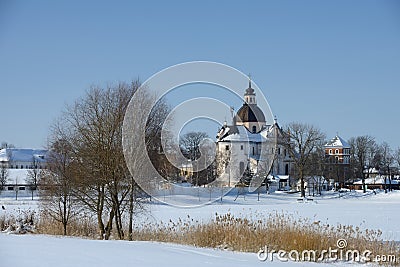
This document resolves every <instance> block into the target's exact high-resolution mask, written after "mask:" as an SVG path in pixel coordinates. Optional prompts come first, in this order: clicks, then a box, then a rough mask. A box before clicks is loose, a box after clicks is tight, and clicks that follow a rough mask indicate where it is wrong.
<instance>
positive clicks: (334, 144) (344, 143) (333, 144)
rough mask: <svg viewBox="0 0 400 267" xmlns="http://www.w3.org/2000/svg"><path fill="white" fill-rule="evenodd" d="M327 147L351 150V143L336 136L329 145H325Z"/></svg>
mask: <svg viewBox="0 0 400 267" xmlns="http://www.w3.org/2000/svg"><path fill="white" fill-rule="evenodd" d="M325 146H326V147H343V148H350V145H349V143H347V141H346V140H344V139H343V138H341V137H340V136H339V135H336V136H335V137H334V138H332V139H331V140H330V141H329V142H328V143H326V144H325Z"/></svg>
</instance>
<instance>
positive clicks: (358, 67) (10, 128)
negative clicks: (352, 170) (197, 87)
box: [0, 0, 400, 148]
mask: <svg viewBox="0 0 400 267" xmlns="http://www.w3.org/2000/svg"><path fill="white" fill-rule="evenodd" d="M193 60H209V61H216V62H221V63H224V64H228V65H230V66H232V67H234V68H236V69H238V70H240V71H242V72H244V73H251V74H252V77H253V79H254V81H255V82H256V83H257V85H258V86H259V87H260V88H261V89H262V91H263V92H264V94H265V95H266V97H267V99H268V101H269V104H270V106H271V109H272V111H273V113H274V114H275V115H276V116H277V118H278V122H279V123H280V124H281V125H285V124H286V123H289V122H292V121H299V122H306V123H310V124H314V125H316V126H318V127H320V129H321V130H322V131H324V132H325V133H326V134H327V135H328V137H333V136H334V135H335V134H336V132H339V134H340V135H341V136H342V137H343V138H345V139H348V138H350V137H352V136H357V135H364V134H369V135H372V136H374V137H376V139H377V141H378V142H381V141H387V142H388V143H389V144H390V145H391V146H392V147H393V148H396V147H399V146H400V123H399V122H400V121H399V114H400V112H399V108H400V105H399V103H400V102H399V101H400V1H385V0H379V1H378V0H376V1H371V0H359V1H357V0H353V1H347V0H342V1H340V0H335V1H319V0H316V1H294V0H293V1H285V0H279V1H104V2H103V1H64V2H61V1H40V0H39V1H7V0H0V92H1V94H0V108H1V111H2V112H1V124H0V129H1V130H0V141H8V142H10V143H13V144H15V145H16V146H17V147H43V146H45V145H46V139H47V136H48V133H49V126H50V124H51V123H52V122H53V121H54V120H55V119H56V118H57V117H58V116H59V115H60V114H61V111H62V110H63V109H64V107H65V104H68V103H69V104H71V103H73V101H74V100H75V99H77V98H78V97H80V96H82V95H83V94H84V92H85V90H86V89H87V88H88V87H89V86H90V85H93V84H97V85H105V84H107V83H112V82H116V81H130V80H132V79H136V78H138V77H139V78H140V79H141V80H146V79H147V78H149V77H150V76H151V75H153V74H154V73H156V72H158V71H160V70H162V69H163V68H165V67H168V66H171V65H174V64H177V63H181V62H186V61H193ZM243 89H245V88H243Z"/></svg>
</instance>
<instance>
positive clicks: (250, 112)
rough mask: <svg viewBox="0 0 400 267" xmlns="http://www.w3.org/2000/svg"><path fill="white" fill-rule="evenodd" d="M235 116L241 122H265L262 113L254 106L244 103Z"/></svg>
mask: <svg viewBox="0 0 400 267" xmlns="http://www.w3.org/2000/svg"><path fill="white" fill-rule="evenodd" d="M236 116H237V117H238V119H239V120H240V121H241V122H265V116H264V113H263V112H262V110H261V109H260V108H259V107H258V106H257V105H256V104H247V103H244V104H243V106H242V107H241V108H240V109H239V110H238V112H237V115H236Z"/></svg>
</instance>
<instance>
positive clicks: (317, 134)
mask: <svg viewBox="0 0 400 267" xmlns="http://www.w3.org/2000/svg"><path fill="white" fill-rule="evenodd" d="M285 132H287V134H288V136H289V138H290V142H288V143H287V142H284V143H283V144H282V145H283V146H285V147H286V148H287V151H288V152H289V154H290V156H291V157H292V159H293V161H294V164H295V167H296V170H297V172H298V175H299V179H300V187H301V189H300V190H301V196H302V197H305V189H304V176H305V175H306V172H307V166H308V164H309V162H310V159H311V155H312V154H313V153H314V152H315V151H316V150H317V148H319V147H320V146H321V145H322V143H323V141H324V140H325V134H323V133H322V132H321V131H320V130H319V129H317V128H316V127H314V126H312V125H309V124H303V123H298V122H292V123H290V124H289V125H288V126H287V127H286V129H285Z"/></svg>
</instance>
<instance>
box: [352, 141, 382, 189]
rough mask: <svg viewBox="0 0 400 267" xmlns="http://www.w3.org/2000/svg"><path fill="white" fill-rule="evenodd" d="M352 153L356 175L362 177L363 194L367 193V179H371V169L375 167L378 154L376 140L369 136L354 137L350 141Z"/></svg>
mask: <svg viewBox="0 0 400 267" xmlns="http://www.w3.org/2000/svg"><path fill="white" fill-rule="evenodd" d="M349 143H350V146H351V152H352V161H353V166H354V167H355V168H356V171H355V173H356V174H358V175H361V179H362V187H363V192H364V193H365V192H366V191H367V188H366V186H365V179H366V178H368V177H369V173H370V171H369V170H370V169H371V168H372V167H373V159H374V157H375V153H376V143H375V139H374V138H373V137H371V136H369V135H363V136H357V137H353V138H351V139H350V140H349Z"/></svg>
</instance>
